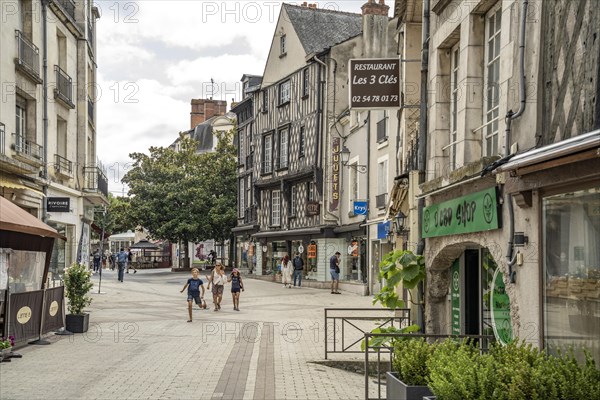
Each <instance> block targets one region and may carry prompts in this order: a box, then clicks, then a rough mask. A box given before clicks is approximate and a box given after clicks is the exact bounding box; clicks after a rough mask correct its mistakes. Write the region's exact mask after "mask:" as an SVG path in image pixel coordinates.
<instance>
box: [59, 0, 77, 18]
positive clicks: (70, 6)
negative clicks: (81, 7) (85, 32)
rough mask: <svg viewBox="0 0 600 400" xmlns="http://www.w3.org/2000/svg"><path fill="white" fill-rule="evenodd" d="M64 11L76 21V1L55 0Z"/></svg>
mask: <svg viewBox="0 0 600 400" xmlns="http://www.w3.org/2000/svg"><path fill="white" fill-rule="evenodd" d="M55 3H58V4H59V5H60V6H61V8H62V9H63V11H64V12H65V13H66V14H67V15H68V16H69V17H71V18H72V19H73V21H75V3H74V2H73V1H72V0H55Z"/></svg>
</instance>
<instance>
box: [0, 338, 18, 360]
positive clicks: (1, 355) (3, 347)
mask: <svg viewBox="0 0 600 400" xmlns="http://www.w3.org/2000/svg"><path fill="white" fill-rule="evenodd" d="M14 345H15V337H14V336H12V335H10V336H9V337H8V338H4V337H3V338H2V340H0V361H2V360H4V359H6V358H10V355H11V353H12V348H13V346H14Z"/></svg>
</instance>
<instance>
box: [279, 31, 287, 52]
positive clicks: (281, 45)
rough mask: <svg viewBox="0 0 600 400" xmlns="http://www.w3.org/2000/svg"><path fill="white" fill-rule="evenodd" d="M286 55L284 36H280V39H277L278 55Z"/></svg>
mask: <svg viewBox="0 0 600 400" xmlns="http://www.w3.org/2000/svg"><path fill="white" fill-rule="evenodd" d="M286 53H287V43H286V36H285V35H281V38H280V39H279V54H280V55H282V56H283V55H285V54H286Z"/></svg>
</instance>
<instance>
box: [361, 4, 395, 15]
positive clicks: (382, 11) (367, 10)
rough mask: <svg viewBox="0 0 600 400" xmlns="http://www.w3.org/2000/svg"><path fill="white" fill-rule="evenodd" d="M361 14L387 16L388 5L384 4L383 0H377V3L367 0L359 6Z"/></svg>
mask: <svg viewBox="0 0 600 400" xmlns="http://www.w3.org/2000/svg"><path fill="white" fill-rule="evenodd" d="M361 10H362V15H384V16H386V17H387V16H388V12H389V10H390V6H386V5H385V0H379V4H377V3H375V0H368V1H367V2H366V3H365V4H363V6H362V7H361Z"/></svg>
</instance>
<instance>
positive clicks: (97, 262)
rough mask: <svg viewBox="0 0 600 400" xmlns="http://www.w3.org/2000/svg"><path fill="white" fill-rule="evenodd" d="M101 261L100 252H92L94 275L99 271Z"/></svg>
mask: <svg viewBox="0 0 600 400" xmlns="http://www.w3.org/2000/svg"><path fill="white" fill-rule="evenodd" d="M101 260H102V256H101V255H100V250H98V249H96V251H94V274H95V273H97V272H98V271H99V270H100V261H101Z"/></svg>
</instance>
